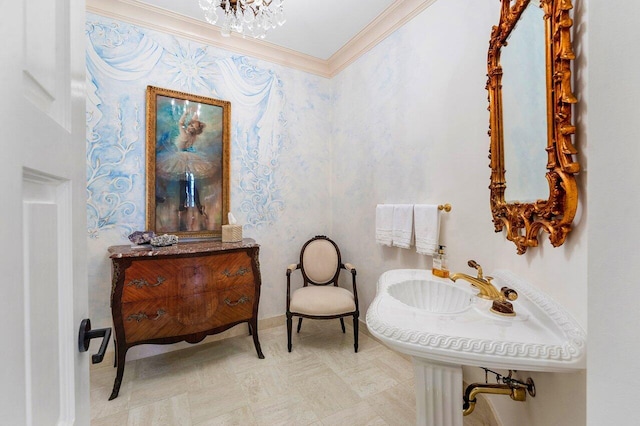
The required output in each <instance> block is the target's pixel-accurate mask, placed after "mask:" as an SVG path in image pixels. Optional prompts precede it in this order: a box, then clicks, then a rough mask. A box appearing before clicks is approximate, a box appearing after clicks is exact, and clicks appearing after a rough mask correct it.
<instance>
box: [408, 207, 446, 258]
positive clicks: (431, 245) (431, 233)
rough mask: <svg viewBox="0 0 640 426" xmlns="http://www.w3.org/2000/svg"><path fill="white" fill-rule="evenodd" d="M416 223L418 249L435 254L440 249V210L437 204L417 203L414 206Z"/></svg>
mask: <svg viewBox="0 0 640 426" xmlns="http://www.w3.org/2000/svg"><path fill="white" fill-rule="evenodd" d="M413 213H414V216H415V223H416V251H417V252H418V253H420V254H426V255H430V256H433V255H434V254H435V253H436V252H437V251H438V241H439V238H440V235H439V234H440V212H439V211H438V206H437V205H436V204H416V205H415V206H414V207H413Z"/></svg>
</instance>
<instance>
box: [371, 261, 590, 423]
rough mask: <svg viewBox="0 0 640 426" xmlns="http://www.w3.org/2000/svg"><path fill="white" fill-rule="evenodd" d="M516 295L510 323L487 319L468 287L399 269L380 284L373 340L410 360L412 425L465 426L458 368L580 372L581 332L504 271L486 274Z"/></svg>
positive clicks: (490, 316)
mask: <svg viewBox="0 0 640 426" xmlns="http://www.w3.org/2000/svg"><path fill="white" fill-rule="evenodd" d="M491 275H492V276H493V277H494V279H493V283H494V285H495V286H496V287H497V288H501V287H503V286H507V287H509V288H512V289H514V290H516V291H517V292H518V295H519V297H518V299H517V300H515V301H514V302H513V306H514V309H515V312H516V316H515V317H503V316H499V315H497V314H494V313H491V312H489V308H490V307H491V303H492V302H491V301H488V300H484V299H480V298H478V297H476V296H475V294H476V293H477V291H476V290H475V289H473V287H471V285H470V284H469V283H467V282H466V281H462V280H458V281H456V282H455V283H454V282H452V281H451V280H448V279H446V280H445V279H441V278H437V277H434V276H433V275H432V274H431V271H430V270H423V269H396V270H392V271H388V272H385V273H384V274H382V275H381V276H380V279H379V280H378V289H377V294H376V297H375V299H374V300H373V302H372V303H371V305H370V306H369V309H368V310H367V327H368V328H369V331H370V332H371V334H373V335H374V336H375V337H377V338H378V339H379V340H381V341H382V342H383V343H385V344H386V345H387V346H389V347H390V348H392V349H395V350H397V351H399V352H402V353H405V354H408V355H411V356H412V357H413V364H414V372H415V376H416V377H415V383H416V405H417V407H416V424H417V425H421V426H462V366H463V365H471V366H478V367H487V368H494V369H507V370H524V371H547V372H568V371H575V370H578V369H583V368H585V353H586V333H585V332H584V330H583V329H582V328H581V327H580V325H579V324H578V323H577V322H576V321H575V320H574V319H573V318H572V317H571V315H569V314H568V313H567V312H566V310H565V309H564V308H563V307H562V306H560V305H559V304H558V303H556V302H555V301H553V300H552V299H550V298H549V297H548V296H546V295H545V294H543V293H541V292H540V291H539V290H537V289H536V288H535V287H533V286H531V285H529V284H527V283H526V282H525V281H523V280H521V279H519V278H518V277H516V276H515V275H513V274H512V273H510V272H509V271H496V272H494V273H493V274H491Z"/></svg>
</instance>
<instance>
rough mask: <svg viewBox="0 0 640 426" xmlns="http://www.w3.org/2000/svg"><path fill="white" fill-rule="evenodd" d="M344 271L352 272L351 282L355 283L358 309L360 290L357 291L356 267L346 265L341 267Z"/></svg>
mask: <svg viewBox="0 0 640 426" xmlns="http://www.w3.org/2000/svg"><path fill="white" fill-rule="evenodd" d="M340 266H341V267H342V268H343V269H346V270H347V271H349V272H351V281H352V282H353V298H354V300H355V302H356V309H357V308H358V290H357V289H356V267H355V266H353V265H352V264H351V263H345V264H343V265H340Z"/></svg>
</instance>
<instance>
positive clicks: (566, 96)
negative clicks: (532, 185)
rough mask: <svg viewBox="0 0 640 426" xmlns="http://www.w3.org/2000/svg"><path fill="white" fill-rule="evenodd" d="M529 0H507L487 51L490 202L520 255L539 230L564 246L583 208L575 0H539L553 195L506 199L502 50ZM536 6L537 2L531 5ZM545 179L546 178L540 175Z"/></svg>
mask: <svg viewBox="0 0 640 426" xmlns="http://www.w3.org/2000/svg"><path fill="white" fill-rule="evenodd" d="M529 3H530V2H529V0H502V7H501V13H500V22H499V24H498V25H497V26H494V27H493V29H492V32H491V40H490V42H489V53H488V60H487V65H488V81H487V90H488V92H489V111H490V123H489V135H490V138H491V147H490V155H489V158H490V160H491V162H490V167H491V184H490V186H489V189H490V191H491V195H490V203H491V214H492V215H493V224H494V227H495V231H496V232H501V231H502V230H503V229H504V230H505V231H506V237H507V239H508V240H510V241H512V242H513V243H514V244H515V245H516V247H517V251H518V254H523V253H525V252H526V251H527V248H529V247H536V246H537V245H538V233H539V232H540V231H541V230H542V231H545V232H547V233H548V234H549V240H550V241H551V244H552V245H553V246H554V247H558V246H560V245H562V244H563V243H564V241H565V239H566V237H567V234H568V233H569V232H570V231H571V226H572V222H573V218H574V217H575V214H576V210H577V207H578V187H577V184H576V178H575V175H576V174H577V173H578V172H579V171H580V164H579V163H578V161H577V160H576V159H575V155H576V154H577V150H576V148H575V147H574V145H573V142H572V137H573V134H574V133H575V130H576V128H575V126H574V125H573V124H572V119H571V114H572V107H573V105H574V104H575V103H577V99H576V97H575V96H574V94H573V92H572V88H571V61H572V60H573V59H575V54H574V52H573V50H572V45H571V26H572V25H573V21H572V19H571V18H570V16H569V11H570V10H571V9H572V7H573V6H572V4H571V0H540V7H541V8H542V10H543V16H544V18H543V19H544V27H545V34H544V37H545V58H546V76H545V78H546V85H545V86H546V98H547V129H546V130H547V132H546V133H547V140H546V141H544V145H545V146H544V148H543V142H542V141H541V142H540V149H546V151H547V172H546V176H545V177H546V179H547V183H548V186H549V197H548V199H546V200H544V199H540V200H537V201H535V202H507V201H505V195H504V194H505V189H506V186H507V182H506V181H505V160H504V144H505V143H509V141H505V140H504V134H503V110H502V108H503V104H502V75H503V70H502V66H501V64H500V51H501V49H502V48H503V47H504V46H506V45H507V39H508V37H509V35H510V34H511V32H512V31H513V29H514V28H515V26H516V24H517V23H518V20H519V19H520V17H521V15H522V13H523V12H524V10H525V8H526V7H527V6H529ZM532 6H533V5H532ZM540 178H542V177H540Z"/></svg>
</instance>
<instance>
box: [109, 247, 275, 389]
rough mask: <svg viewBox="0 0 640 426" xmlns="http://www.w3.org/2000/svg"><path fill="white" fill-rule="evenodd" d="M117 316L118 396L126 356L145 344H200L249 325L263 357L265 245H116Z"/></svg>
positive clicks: (112, 253) (113, 302) (114, 289)
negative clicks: (261, 326) (262, 249)
mask: <svg viewBox="0 0 640 426" xmlns="http://www.w3.org/2000/svg"><path fill="white" fill-rule="evenodd" d="M109 253H110V257H111V261H112V289H111V313H112V316H113V325H114V329H115V337H114V341H115V348H116V366H117V373H116V379H115V382H114V386H113V391H112V393H111V397H110V398H109V399H114V398H116V397H117V396H118V392H119V390H120V384H121V382H122V376H123V374H124V364H125V358H126V353H127V350H128V349H129V348H131V347H132V346H135V345H140V344H147V343H151V344H169V343H175V342H180V341H187V342H189V343H197V342H200V341H201V340H202V339H204V338H205V337H206V336H208V335H210V334H216V333H220V332H222V331H224V330H227V329H228V328H230V327H233V326H235V325H237V324H240V323H243V322H246V323H248V324H249V331H250V333H251V334H252V335H253V342H254V345H255V348H256V352H257V353H258V357H259V358H264V355H263V354H262V350H261V349H260V342H259V340H258V302H259V300H260V284H261V278H260V263H259V260H258V253H259V246H258V245H257V244H256V243H255V242H254V241H253V240H252V239H248V238H247V239H244V240H243V241H241V242H238V243H221V242H219V241H208V242H192V243H180V244H177V245H175V246H171V247H164V248H153V249H132V248H131V247H130V246H112V247H109Z"/></svg>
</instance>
